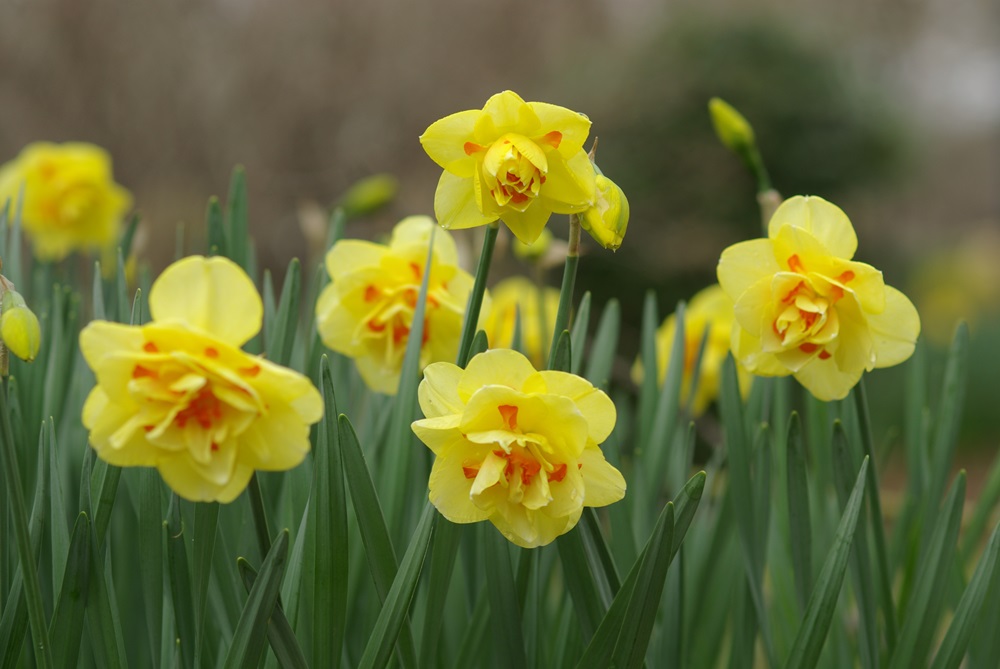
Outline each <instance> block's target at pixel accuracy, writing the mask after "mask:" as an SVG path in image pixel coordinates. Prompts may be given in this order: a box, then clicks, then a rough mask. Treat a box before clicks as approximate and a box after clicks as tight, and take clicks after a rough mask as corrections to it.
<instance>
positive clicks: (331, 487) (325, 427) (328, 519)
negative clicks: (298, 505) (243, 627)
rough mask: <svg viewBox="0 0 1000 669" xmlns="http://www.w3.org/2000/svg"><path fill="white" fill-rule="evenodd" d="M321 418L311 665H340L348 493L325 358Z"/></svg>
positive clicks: (311, 528)
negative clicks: (345, 488) (345, 486)
mask: <svg viewBox="0 0 1000 669" xmlns="http://www.w3.org/2000/svg"><path fill="white" fill-rule="evenodd" d="M320 366H321V369H320V380H321V383H320V388H321V390H322V394H323V420H322V422H321V423H320V426H319V433H320V439H319V444H318V447H317V449H316V451H315V460H314V462H315V469H314V472H313V490H312V495H310V504H309V509H310V512H309V516H310V520H309V523H308V525H307V526H306V528H307V529H306V531H307V532H309V533H311V535H312V536H311V539H312V546H313V550H312V551H310V553H311V555H310V557H311V559H312V564H311V565H310V566H309V567H308V568H309V569H311V570H312V575H311V584H312V590H313V592H312V601H313V612H312V613H313V615H312V618H313V619H312V642H313V644H312V663H313V665H315V666H317V667H339V666H340V657H341V651H342V649H343V645H344V632H345V630H346V628H347V583H348V555H349V554H348V544H347V497H346V491H345V490H344V485H345V484H344V467H343V458H342V457H341V448H340V430H339V428H338V425H337V415H338V414H337V403H336V399H335V396H334V390H333V375H332V372H331V370H330V361H329V358H327V357H326V356H323V358H322V362H321V363H320Z"/></svg>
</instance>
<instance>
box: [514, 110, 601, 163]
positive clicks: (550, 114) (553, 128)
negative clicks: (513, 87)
mask: <svg viewBox="0 0 1000 669" xmlns="http://www.w3.org/2000/svg"><path fill="white" fill-rule="evenodd" d="M528 106H529V107H531V109H532V110H533V111H534V112H535V114H536V115H537V116H538V120H539V122H540V123H541V126H540V127H539V129H538V135H540V136H543V137H544V136H545V135H548V134H549V133H551V132H558V133H559V134H560V138H559V146H558V147H557V149H558V151H559V153H561V154H562V155H563V157H565V158H569V157H570V156H573V155H575V154H576V153H577V152H578V151H579V150H580V149H582V148H583V144H584V142H586V141H587V135H589V134H590V119H589V118H587V117H586V116H584V115H583V114H580V113H578V112H575V111H573V110H571V109H566V108H565V107H560V106H558V105H552V104H549V103H547V102H529V103H528Z"/></svg>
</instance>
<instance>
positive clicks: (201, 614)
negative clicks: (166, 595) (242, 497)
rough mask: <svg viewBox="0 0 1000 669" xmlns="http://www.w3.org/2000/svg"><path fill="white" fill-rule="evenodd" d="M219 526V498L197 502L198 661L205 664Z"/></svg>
mask: <svg viewBox="0 0 1000 669" xmlns="http://www.w3.org/2000/svg"><path fill="white" fill-rule="evenodd" d="M218 527H219V504H218V502H196V503H195V505H194V565H193V566H194V573H193V577H194V664H195V666H196V667H200V666H202V657H204V652H205V628H206V627H207V625H206V623H205V607H206V604H207V603H208V583H209V579H210V578H211V574H212V558H213V556H214V553H215V535H216V533H217V530H218Z"/></svg>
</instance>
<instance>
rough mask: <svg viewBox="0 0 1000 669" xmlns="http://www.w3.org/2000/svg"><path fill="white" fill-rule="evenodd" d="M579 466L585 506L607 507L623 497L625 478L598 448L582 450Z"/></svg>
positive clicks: (592, 447)
mask: <svg viewBox="0 0 1000 669" xmlns="http://www.w3.org/2000/svg"><path fill="white" fill-rule="evenodd" d="M580 464H582V465H583V466H582V467H580V475H581V476H582V477H583V486H584V491H585V492H584V494H585V498H584V502H583V503H584V505H585V506H607V505H608V504H614V503H615V502H617V501H618V500H620V499H622V498H623V497H625V488H626V485H625V477H624V476H622V473H621V472H620V471H618V470H617V469H615V468H614V467H612V466H611V464H610V463H609V462H608V461H607V460H606V459H605V458H604V453H603V452H601V449H600V448H597V447H596V446H591V447H588V448H585V449H583V453H582V454H581V455H580Z"/></svg>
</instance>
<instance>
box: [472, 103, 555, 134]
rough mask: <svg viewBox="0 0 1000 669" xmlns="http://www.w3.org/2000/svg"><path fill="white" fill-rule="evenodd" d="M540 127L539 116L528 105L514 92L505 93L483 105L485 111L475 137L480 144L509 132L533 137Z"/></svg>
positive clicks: (478, 120)
mask: <svg viewBox="0 0 1000 669" xmlns="http://www.w3.org/2000/svg"><path fill="white" fill-rule="evenodd" d="M539 126H540V122H539V120H538V116H537V115H535V112H534V111H532V109H531V107H529V106H528V103H526V102H525V101H524V100H522V99H521V96H519V95H518V94H517V93H514V92H513V91H504V92H502V93H497V94H496V95H494V96H493V97H491V98H490V99H489V100H487V101H486V104H485V105H483V111H482V113H481V114H480V115H479V118H478V119H477V120H476V125H475V136H476V141H477V142H478V143H480V144H486V143H492V142H493V141H494V140H496V139H497V138H499V137H500V135H503V134H505V133H508V132H517V133H520V134H522V135H528V136H533V135H534V134H536V132H537V130H538V128H539Z"/></svg>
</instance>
